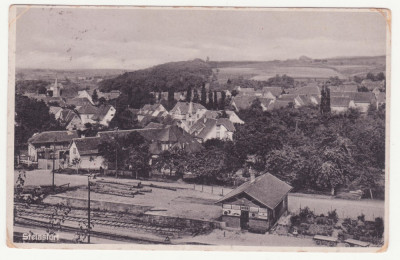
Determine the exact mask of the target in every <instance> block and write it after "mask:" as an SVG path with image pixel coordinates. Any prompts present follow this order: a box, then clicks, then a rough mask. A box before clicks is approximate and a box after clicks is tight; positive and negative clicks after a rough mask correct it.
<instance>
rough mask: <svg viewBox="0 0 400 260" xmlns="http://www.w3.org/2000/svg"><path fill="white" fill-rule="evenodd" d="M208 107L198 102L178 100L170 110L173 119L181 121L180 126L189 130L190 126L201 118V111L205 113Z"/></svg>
mask: <svg viewBox="0 0 400 260" xmlns="http://www.w3.org/2000/svg"><path fill="white" fill-rule="evenodd" d="M206 111H207V109H206V108H205V107H204V106H203V105H201V104H198V103H193V102H178V103H176V105H175V106H174V107H173V108H172V109H171V111H169V114H170V115H171V117H172V118H173V119H177V120H179V121H180V127H182V128H183V129H185V130H186V131H189V129H190V127H191V126H192V125H193V124H194V122H196V121H197V120H198V119H199V118H200V114H201V113H203V112H204V113H205V112H206Z"/></svg>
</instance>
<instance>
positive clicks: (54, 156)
mask: <svg viewBox="0 0 400 260" xmlns="http://www.w3.org/2000/svg"><path fill="white" fill-rule="evenodd" d="M56 140H57V138H54V142H53V156H52V157H53V181H52V187H53V192H54V191H55V185H54V161H55V159H56Z"/></svg>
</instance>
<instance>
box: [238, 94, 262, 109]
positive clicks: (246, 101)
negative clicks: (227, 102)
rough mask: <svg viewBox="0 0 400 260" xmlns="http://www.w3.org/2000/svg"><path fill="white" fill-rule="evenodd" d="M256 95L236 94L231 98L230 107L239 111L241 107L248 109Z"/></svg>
mask: <svg viewBox="0 0 400 260" xmlns="http://www.w3.org/2000/svg"><path fill="white" fill-rule="evenodd" d="M256 99H257V97H256V96H239V95H238V96H236V97H233V98H232V107H234V108H235V110H236V111H240V110H243V109H249V108H250V107H251V105H252V104H253V102H254V100H256Z"/></svg>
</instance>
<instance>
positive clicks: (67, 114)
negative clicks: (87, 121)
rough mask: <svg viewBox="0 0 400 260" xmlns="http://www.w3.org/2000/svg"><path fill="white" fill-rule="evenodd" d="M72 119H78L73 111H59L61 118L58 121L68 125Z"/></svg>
mask: <svg viewBox="0 0 400 260" xmlns="http://www.w3.org/2000/svg"><path fill="white" fill-rule="evenodd" d="M74 117H79V116H78V115H77V114H76V113H75V112H74V111H72V110H71V109H67V108H65V109H63V111H61V116H60V119H61V120H62V121H63V123H64V124H66V125H68V124H69V122H71V120H72V119H73V118H74Z"/></svg>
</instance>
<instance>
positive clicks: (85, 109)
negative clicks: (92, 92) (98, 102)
mask: <svg viewBox="0 0 400 260" xmlns="http://www.w3.org/2000/svg"><path fill="white" fill-rule="evenodd" d="M77 111H78V113H79V115H80V117H81V120H82V124H84V125H85V124H87V123H90V124H93V123H95V121H94V120H93V117H94V115H96V114H97V107H95V106H93V105H92V104H85V105H83V106H81V107H79V108H77Z"/></svg>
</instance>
